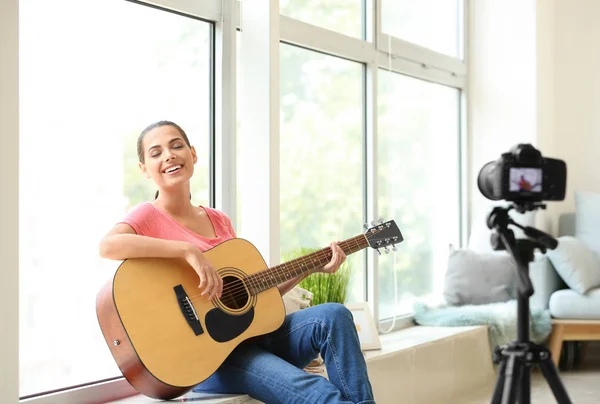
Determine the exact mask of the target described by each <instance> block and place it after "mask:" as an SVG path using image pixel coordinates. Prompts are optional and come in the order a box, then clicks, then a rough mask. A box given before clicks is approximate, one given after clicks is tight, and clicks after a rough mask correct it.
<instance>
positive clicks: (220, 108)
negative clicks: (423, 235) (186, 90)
mask: <svg viewBox="0 0 600 404" xmlns="http://www.w3.org/2000/svg"><path fill="white" fill-rule="evenodd" d="M126 1H131V2H134V3H140V4H144V5H148V6H153V7H157V8H161V9H164V10H166V11H170V12H176V13H180V14H185V15H188V16H191V17H193V18H199V19H202V20H204V21H207V22H211V23H212V24H213V29H212V33H213V35H212V44H213V49H212V50H213V52H212V56H213V58H212V59H213V60H212V66H213V74H212V87H213V94H212V95H213V101H214V104H213V110H212V111H211V116H212V119H213V124H212V125H211V127H212V129H213V130H212V132H213V133H212V137H211V148H212V151H211V153H210V154H211V158H212V160H211V164H210V167H211V183H210V185H211V204H212V205H213V206H215V207H216V208H217V209H221V210H223V211H224V212H225V213H227V214H228V215H229V216H230V217H231V219H232V222H233V223H236V215H237V214H238V212H237V211H236V206H237V199H238V195H237V191H236V183H237V178H236V175H237V174H236V173H237V169H236V164H237V156H236V143H237V142H238V141H239V139H238V135H237V133H236V131H237V128H236V121H237V119H236V118H237V114H238V111H237V109H236V105H237V88H238V86H239V85H240V83H238V82H237V78H236V72H237V69H238V68H239V66H242V65H243V64H244V63H261V62H260V61H254V62H252V59H251V58H250V57H249V54H250V53H249V52H246V53H245V55H244V52H242V55H241V56H240V58H239V59H240V60H238V58H237V56H236V49H237V47H238V44H237V40H236V30H237V29H240V30H241V31H242V33H243V31H244V28H245V27H244V26H243V24H250V25H251V24H258V22H257V21H256V19H252V18H250V19H249V20H248V21H246V20H245V19H244V18H242V17H243V16H244V15H243V14H242V13H243V10H244V7H252V6H253V5H252V2H251V1H248V0H245V1H243V2H242V0H205V1H201V2H199V1H196V0H126ZM470 1H471V0H463V2H462V3H461V4H462V12H461V13H460V15H462V17H463V18H462V20H461V28H462V29H461V31H460V33H459V35H460V38H461V41H460V42H461V43H462V49H460V54H461V55H464V56H463V57H462V58H453V57H451V56H448V55H443V54H440V53H437V52H435V51H433V50H430V49H427V48H424V47H421V46H418V45H414V44H411V43H409V42H407V41H404V40H402V39H399V38H395V37H392V36H389V35H387V34H384V33H383V32H382V30H381V0H362V2H363V9H364V15H363V21H362V26H363V30H364V39H358V38H355V37H350V36H346V35H344V34H341V33H338V32H334V31H330V30H328V29H325V28H322V27H317V26H315V25H311V24H308V23H305V22H302V21H299V20H295V19H293V18H290V17H287V16H282V15H280V14H279V0H268V1H267V3H268V4H267V5H266V6H261V7H266V9H267V10H268V12H269V18H268V21H276V23H275V24H274V27H272V28H269V29H268V30H267V31H268V35H269V36H270V37H269V39H270V40H269V41H262V42H260V41H253V40H252V39H250V40H248V41H247V42H246V44H247V46H254V45H257V44H258V45H260V46H267V47H274V46H279V43H280V42H284V43H288V44H291V45H295V46H300V47H303V48H306V49H309V50H313V51H318V52H321V53H325V54H329V55H332V56H336V57H340V58H344V59H348V60H352V61H356V62H360V63H362V64H363V65H364V69H363V86H364V99H363V106H364V111H363V113H364V116H365V119H364V122H365V128H364V131H363V133H364V156H365V160H364V162H363V175H364V184H365V187H364V195H363V198H364V201H365V208H364V217H365V222H367V218H368V219H369V220H372V219H376V218H378V212H377V198H376V195H377V189H378V186H377V181H376V180H377V172H376V161H377V151H376V149H377V132H378V128H377V118H378V117H377V110H378V108H377V99H378V94H377V83H378V70H379V69H380V68H381V69H384V70H388V71H391V72H394V73H399V74H404V75H408V76H411V77H415V78H419V79H422V80H426V81H431V82H434V83H438V84H443V85H446V86H450V87H454V88H457V89H458V90H459V94H460V95H459V108H460V117H459V122H460V127H459V128H458V130H459V139H460V140H459V143H460V144H459V145H458V150H457V151H458V153H459V161H460V176H459V177H460V178H459V181H460V184H461V189H460V192H459V193H460V200H459V207H460V212H459V213H460V226H459V227H460V240H461V242H462V245H464V244H465V243H466V240H467V225H468V215H467V209H468V201H469V194H468V176H467V173H468V171H467V169H468V161H467V156H468V152H469V148H468V143H467V140H468V128H467V125H466V123H467V116H466V113H467V108H466V102H467V91H466V90H467V77H468V68H467V66H468V60H467V58H466V55H467V53H468V52H467V51H466V49H467V45H468V41H467V39H468V38H467V35H466V30H467V27H468V10H469V3H470ZM274 15H276V16H277V17H276V18H275V17H273V16H274ZM263 21H264V20H263ZM248 28H250V27H248ZM267 52H269V53H268V54H269V55H276V56H277V57H278V56H279V53H278V52H274V53H272V49H267ZM278 62H279V61H277V66H278ZM270 63H271V66H274V63H273V61H271V62H270ZM277 69H278V67H277ZM277 69H275V70H274V73H275V74H271V75H270V78H269V80H270V81H269V83H270V86H271V87H272V88H275V89H276V90H277V91H275V96H271V100H270V103H271V104H270V105H262V106H259V107H258V108H263V109H264V108H269V111H263V112H264V114H263V115H261V116H263V117H264V116H269V117H270V125H271V126H270V129H269V131H270V135H266V136H270V137H269V138H268V140H265V138H262V139H261V142H259V144H261V145H263V146H266V147H267V148H268V149H269V150H268V151H266V152H265V153H266V156H267V157H268V158H270V159H271V160H274V161H275V163H273V162H271V163H270V164H268V165H265V166H264V167H263V168H260V169H259V171H257V174H258V175H259V176H261V177H262V178H260V180H261V181H264V182H265V183H266V185H265V186H264V187H265V188H264V189H267V190H268V202H269V203H267V205H268V206H269V208H270V209H277V212H275V213H273V212H269V211H268V210H266V209H261V210H260V211H259V212H258V214H257V216H256V217H254V218H252V222H250V223H257V222H262V223H266V225H265V227H267V230H266V231H262V232H258V231H257V232H256V233H254V234H255V235H256V236H257V237H258V239H256V240H255V239H253V238H251V237H248V236H247V235H252V234H253V232H252V231H248V233H247V235H246V234H244V235H243V236H245V238H248V239H252V240H253V242H254V243H255V244H256V245H257V246H258V247H259V249H260V251H261V252H263V256H265V257H266V258H267V261H268V262H269V263H270V264H271V265H274V264H277V263H278V260H279V250H278V247H279V222H278V219H277V217H278V215H279V211H278V209H279V205H278V202H276V199H277V197H278V192H279V185H278V183H277V181H278V179H279V173H278V172H274V173H273V172H270V171H269V170H272V169H273V167H278V166H279V164H278V160H277V159H278V157H279V151H278V150H277V148H278V147H279V141H278V139H277V138H274V136H273V133H278V132H277V131H278V129H279V127H278V123H277V120H278V112H275V111H278V109H279V104H278V103H279V96H278V90H279V82H278V81H279V71H278V70H277ZM271 91H273V90H271ZM249 97H251V96H250V95H248V94H245V95H241V98H242V99H243V100H242V101H244V103H242V105H248V99H249ZM246 113H247V112H245V113H244V114H246ZM244 114H242V115H244ZM273 116H275V118H273ZM242 131H243V130H242ZM275 169H276V170H278V168H275ZM261 170H262V171H261ZM263 200H264V196H263ZM255 203H259V200H258V199H256V200H254V199H253V200H251V201H250V205H251V206H252V204H255ZM260 247H264V249H263V248H260ZM367 261H368V262H367V270H366V275H365V276H366V278H367V279H366V291H365V294H366V300H367V302H368V304H369V306H370V308H371V310H372V313H373V317H374V318H379V316H378V305H377V304H376V302H377V299H378V295H379V293H378V282H377V280H378V273H379V272H378V264H377V261H378V260H377V257H376V254H374V253H372V252H369V253H368V254H367ZM395 320H396V322H395V323H396V324H395V328H402V327H406V326H408V325H409V324H410V323H411V322H412V316H399V317H397V318H396V319H395ZM392 321H393V319H386V320H384V321H381V322H380V326H381V327H382V328H389V325H390V324H391V322H392ZM135 394H138V392H137V391H136V390H134V389H133V388H132V387H131V386H130V385H129V383H128V382H127V381H126V380H125V379H124V377H122V376H120V377H116V378H112V379H107V380H100V381H92V382H90V383H86V384H83V385H79V386H75V387H70V388H65V389H61V390H56V391H53V392H46V393H40V394H36V395H32V396H29V397H27V398H25V397H23V398H22V402H28V403H35V404H54V403H58V402H60V403H66V404H69V403H79V402H81V401H82V397H84V396H85V399H91V398H93V399H94V400H106V401H108V400H117V399H120V398H124V397H127V396H131V395H135Z"/></svg>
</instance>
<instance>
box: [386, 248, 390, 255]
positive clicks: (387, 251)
mask: <svg viewBox="0 0 600 404" xmlns="http://www.w3.org/2000/svg"><path fill="white" fill-rule="evenodd" d="M385 253H386V254H389V253H390V250H388V248H387V246H385Z"/></svg>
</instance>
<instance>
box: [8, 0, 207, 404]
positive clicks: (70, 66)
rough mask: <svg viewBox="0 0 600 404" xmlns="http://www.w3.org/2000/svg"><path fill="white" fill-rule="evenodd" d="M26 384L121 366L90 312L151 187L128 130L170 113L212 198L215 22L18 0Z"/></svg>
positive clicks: (197, 187)
mask: <svg viewBox="0 0 600 404" xmlns="http://www.w3.org/2000/svg"><path fill="white" fill-rule="evenodd" d="M20 8H21V10H20V30H21V32H20V46H21V49H20V58H21V59H20V69H21V70H20V81H21V83H20V93H21V95H20V103H21V104H20V119H21V133H20V218H19V220H20V233H19V237H20V288H21V290H20V345H19V349H20V394H21V396H26V395H30V394H34V393H39V392H43V391H48V390H52V389H58V388H62V387H67V386H72V385H76V384H80V383H84V382H90V381H94V380H100V379H104V378H108V377H112V376H120V375H121V373H120V372H119V369H118V368H117V366H116V364H115V363H114V360H113V358H112V356H111V355H110V353H109V350H108V348H107V346H106V343H105V342H104V339H103V337H102V334H101V332H100V328H99V326H98V322H97V319H96V313H95V298H96V293H97V292H98V290H99V288H100V287H101V286H102V285H103V284H104V282H106V281H107V280H109V279H110V278H111V277H112V275H113V273H114V270H115V269H116V267H117V265H118V262H109V261H107V260H101V259H100V258H99V257H98V242H99V241H100V239H101V237H102V236H103V235H104V234H105V233H106V232H107V231H108V230H109V229H110V228H111V227H112V225H113V224H114V223H116V222H117V221H118V220H119V219H121V218H122V217H123V216H124V215H125V213H126V212H127V211H128V210H129V209H130V208H132V207H133V206H134V205H135V204H137V203H139V202H142V201H148V200H151V199H152V198H153V197H154V191H155V190H154V188H153V187H152V185H151V183H150V181H149V180H146V179H145V178H144V177H143V176H142V175H141V173H140V170H139V169H138V167H137V162H138V161H137V155H136V138H137V136H138V134H139V132H140V131H141V130H142V129H143V128H144V127H145V126H146V125H148V124H150V123H152V122H154V121H158V120H163V119H167V120H172V121H175V122H176V123H178V124H179V125H180V126H182V127H183V129H184V130H186V132H187V133H188V135H189V138H190V141H191V142H192V143H193V144H194V145H195V147H196V149H197V151H198V155H199V162H198V164H197V165H196V174H195V176H194V183H193V184H192V191H193V198H192V199H193V201H194V203H198V204H207V203H208V199H209V178H210V175H209V174H210V172H209V171H210V170H209V160H210V159H209V156H210V153H211V149H210V146H209V145H210V140H209V139H210V134H211V133H212V122H211V116H212V112H211V110H212V104H211V95H212V78H211V58H212V55H211V48H212V24H209V23H206V22H203V21H200V20H196V19H192V18H188V17H185V16H182V15H176V14H172V13H169V12H166V11H162V10H158V9H155V8H150V7H145V6H141V5H139V4H135V3H130V2H125V1H122V0H102V1H94V0H61V1H58V2H57V1H53V2H48V1H45V0H22V1H21V2H20Z"/></svg>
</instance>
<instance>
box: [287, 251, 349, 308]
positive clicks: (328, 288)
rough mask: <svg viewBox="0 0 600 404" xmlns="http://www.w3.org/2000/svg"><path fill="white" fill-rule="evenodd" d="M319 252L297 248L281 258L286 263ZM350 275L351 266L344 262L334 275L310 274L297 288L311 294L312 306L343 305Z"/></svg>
mask: <svg viewBox="0 0 600 404" xmlns="http://www.w3.org/2000/svg"><path fill="white" fill-rule="evenodd" d="M319 250H320V249H317V248H304V247H303V248H297V249H294V250H292V251H288V252H286V253H283V254H282V258H283V260H284V261H286V262H287V261H291V260H293V259H295V258H299V257H303V256H305V255H308V254H311V253H313V252H316V251H319ZM351 274H352V268H351V265H350V263H349V260H346V261H344V263H343V264H342V265H341V266H340V268H339V269H338V270H337V271H336V272H335V273H333V274H327V273H320V272H319V273H315V274H312V275H310V276H308V277H307V278H306V279H304V280H303V281H302V282H300V284H298V286H299V287H301V288H303V289H306V290H308V291H309V292H311V293H312V294H313V299H312V305H313V306H316V305H317V304H321V303H327V302H329V303H341V304H344V303H346V299H347V297H348V292H349V289H350V278H351Z"/></svg>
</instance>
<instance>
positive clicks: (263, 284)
mask: <svg viewBox="0 0 600 404" xmlns="http://www.w3.org/2000/svg"><path fill="white" fill-rule="evenodd" d="M382 230H384V229H379V230H376V229H373V230H372V232H371V234H370V235H371V236H373V235H375V234H377V233H379V232H380V231H382ZM363 237H365V238H367V240H368V237H366V236H365V235H364V234H361V235H358V236H356V237H353V238H351V239H348V240H345V241H343V242H341V243H340V246H341V245H342V244H345V245H347V244H351V243H354V244H356V246H357V247H358V249H357V250H356V251H359V250H361V249H363V248H364V247H361V246H360V244H359V243H358V241H359V240H361V239H362V238H363ZM367 245H368V244H367ZM348 247H349V250H351V249H352V246H348ZM365 247H366V246H365ZM330 251H331V248H324V249H322V250H320V251H318V252H316V253H313V254H315V256H319V257H320V258H319V263H320V264H321V262H320V261H321V259H323V258H325V259H328V256H329V252H330ZM356 251H351V253H354V252H356ZM311 255H312V254H310V255H308V256H311ZM308 256H305V257H300V258H297V259H295V260H292V261H290V262H288V263H285V264H280V265H278V266H275V267H273V268H267V269H265V270H263V271H260V272H257V273H255V274H252V275H248V276H246V277H245V278H243V279H239V278H238V281H237V282H231V284H230V285H227V286H228V288H226V289H224V291H225V292H226V294H227V295H228V297H232V298H236V297H240V296H244V295H246V294H247V293H246V287H245V285H247V286H248V288H249V289H250V288H252V289H256V290H257V291H258V293H260V292H261V291H263V290H266V289H269V288H270V286H268V280H271V279H272V277H273V275H270V276H269V279H266V278H264V273H265V272H266V271H273V272H274V273H275V274H277V275H278V276H280V277H281V275H282V274H283V275H285V274H286V273H289V270H287V268H286V266H292V267H294V266H295V265H297V264H299V263H300V262H301V261H302V264H301V265H305V264H306V259H307V257H308ZM313 262H314V261H313ZM326 262H327V261H326ZM309 264H311V263H310V262H309ZM278 267H281V268H278ZM297 268H301V267H297ZM304 268H306V266H305V267H304ZM282 269H283V271H282ZM286 271H287V272H286ZM302 271H304V269H302V270H301V273H302ZM294 272H295V276H299V275H298V273H297V271H296V270H295V271H294ZM251 277H252V278H251ZM254 278H256V279H254ZM289 279H292V278H289ZM244 280H245V281H247V282H245V281H244ZM244 282H245V283H244ZM227 292H228V293H227ZM234 292H235V294H233V295H232V296H229V295H231V294H232V293H234ZM238 292H240V293H238ZM221 296H222V295H221ZM197 297H200V299H203V298H204V296H203V295H201V294H196V295H193V296H191V297H190V299H193V298H197ZM213 299H214V298H213Z"/></svg>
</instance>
